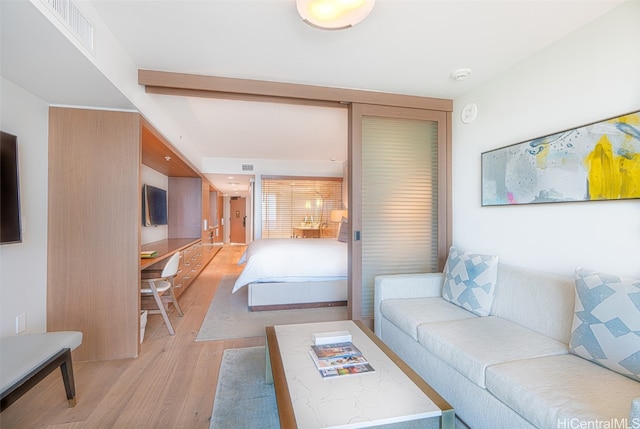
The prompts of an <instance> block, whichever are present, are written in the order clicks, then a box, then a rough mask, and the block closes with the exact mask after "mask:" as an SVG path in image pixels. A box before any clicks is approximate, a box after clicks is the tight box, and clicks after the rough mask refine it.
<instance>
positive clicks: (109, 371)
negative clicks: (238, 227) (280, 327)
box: [0, 245, 264, 429]
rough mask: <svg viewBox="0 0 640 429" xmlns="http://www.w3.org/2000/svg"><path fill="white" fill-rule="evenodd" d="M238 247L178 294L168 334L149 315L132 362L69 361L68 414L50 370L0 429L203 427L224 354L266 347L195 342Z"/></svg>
mask: <svg viewBox="0 0 640 429" xmlns="http://www.w3.org/2000/svg"><path fill="white" fill-rule="evenodd" d="M244 249H245V247H244V246H229V245H225V246H224V247H223V248H222V249H221V250H220V251H219V252H218V254H217V255H216V256H215V257H214V258H213V259H212V261H211V262H210V263H209V265H208V266H207V267H206V268H205V269H204V270H203V272H202V273H201V274H200V276H199V277H198V278H197V279H196V281H195V282H194V283H192V284H191V285H190V286H189V288H188V289H187V290H186V291H185V292H184V293H183V294H182V295H181V296H180V305H181V307H182V309H183V310H184V317H178V315H177V314H176V313H175V312H173V311H171V312H170V314H169V317H170V318H171V322H172V323H173V327H174V328H175V330H176V334H175V335H174V336H170V335H169V333H168V331H167V329H166V327H165V325H164V323H163V322H162V317H161V316H160V315H149V318H148V322H147V327H146V332H145V338H144V342H143V343H142V347H141V350H140V355H139V356H138V358H136V359H119V360H112V361H102V362H74V374H75V382H76V391H77V401H78V402H77V405H76V406H75V407H74V408H68V407H67V401H66V397H65V392H64V387H63V384H62V378H61V376H60V371H59V370H56V371H54V372H53V373H52V374H51V375H49V376H48V377H47V378H46V379H45V380H43V381H42V382H40V383H39V384H38V385H37V386H35V387H34V388H32V389H31V390H30V391H29V392H28V393H27V394H25V395H24V396H23V397H21V398H20V399H19V400H18V401H16V402H15V403H14V404H13V405H11V406H10V407H8V408H7V409H6V410H5V411H4V412H3V413H2V414H0V427H1V428H2V429H10V428H25V429H33V428H51V429H53V428H55V429H72V428H73V429H75V428H90V429H94V428H109V429H111V428H125V429H129V428H136V429H143V428H150V429H151V428H153V429H163V428H172V429H173V428H185V429H187V428H189V429H191V428H194V429H198V428H202V429H205V428H208V427H209V419H210V417H211V411H212V409H213V401H214V395H215V390H216V384H217V382H218V370H219V368H220V363H221V360H222V354H223V352H224V350H225V349H228V348H238V347H250V346H258V345H264V338H263V337H256V338H246V339H235V340H221V341H203V342H195V338H196V336H197V334H198V330H199V329H200V324H201V322H202V320H203V318H204V316H205V314H206V312H207V310H208V308H209V304H210V303H211V300H212V298H213V296H214V294H215V292H216V289H217V287H218V284H219V283H220V279H221V278H222V277H223V276H224V275H225V274H236V273H239V272H240V267H238V265H237V264H236V263H237V261H238V259H239V257H240V255H241V254H242V252H243V251H244Z"/></svg>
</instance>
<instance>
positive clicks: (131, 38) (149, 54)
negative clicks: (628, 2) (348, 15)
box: [0, 0, 621, 192]
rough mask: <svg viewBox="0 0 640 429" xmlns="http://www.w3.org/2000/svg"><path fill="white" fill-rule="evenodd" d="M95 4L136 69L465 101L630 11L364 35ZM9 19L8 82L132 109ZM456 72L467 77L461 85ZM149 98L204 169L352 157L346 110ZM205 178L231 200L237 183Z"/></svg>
mask: <svg viewBox="0 0 640 429" xmlns="http://www.w3.org/2000/svg"><path fill="white" fill-rule="evenodd" d="M33 1H34V2H38V1H40V0H33ZM87 1H88V0H77V2H78V3H80V6H83V4H81V3H85V4H84V7H87V4H86V3H87ZM88 3H89V6H91V7H93V8H94V9H95V11H97V13H98V14H99V16H100V19H101V20H102V21H103V22H104V23H105V24H106V25H107V26H108V28H109V29H110V30H111V31H112V33H113V35H114V36H115V37H116V38H117V40H118V41H119V43H120V44H121V45H122V47H123V48H124V50H125V51H126V52H127V53H128V55H129V56H130V57H131V60H132V61H133V62H134V63H135V65H136V66H137V68H140V69H152V70H164V71H171V72H181V73H195V74H203V75H214V76H224V77H233V78H246V79H259V80H268V81H279V82H292V83H302V84H311V85H323V86H332V87H341V88H352V89H363V90H371V91H381V92H394V93H401V94H411V95H419V96H428V97H439V98H448V99H455V98H456V97H458V96H460V95H462V94H464V93H465V92H467V91H469V90H471V89H472V88H474V87H476V86H477V85H479V84H481V83H483V82H485V81H487V80H489V79H491V78H493V77H495V76H496V75H498V74H500V73H501V72H504V71H505V70H507V69H509V68H511V67H513V66H514V65H515V64H517V63H518V62H520V61H522V60H523V59H525V58H527V57H528V56H531V55H533V54H535V53H536V52H538V51H540V50H541V49H544V48H545V47H546V46H548V45H550V44H552V43H554V42H555V41H557V40H559V39H560V38H562V37H564V36H566V35H568V34H569V33H571V32H573V31H575V30H576V29H577V28H579V27H581V26H583V25H585V24H586V23H588V22H590V21H592V20H593V19H595V18H597V17H599V16H601V15H602V14H604V13H606V12H607V11H609V10H611V9H612V8H614V7H615V6H617V5H619V4H620V3H621V1H620V0H567V1H551V0H537V1H527V0H499V1H488V0H471V1H457V0H439V1H438V0H412V1H410V0H377V2H376V6H375V8H374V10H373V11H372V12H371V14H370V15H369V17H368V18H367V19H366V20H365V21H364V22H362V23H361V24H358V25H356V26H355V27H353V28H350V29H347V30H340V31H323V30H318V29H315V28H312V27H310V26H308V25H306V24H305V23H303V22H302V20H301V19H300V17H299V16H298V14H297V11H296V6H295V2H294V0H253V1H250V0H197V1H188V0H162V1H160V0H135V1H134V0H126V1H124V0H91V1H90V2H88ZM0 7H1V10H0V19H1V21H0V25H1V27H2V28H1V36H2V45H1V46H0V48H1V51H2V52H1V55H2V59H1V61H2V62H1V63H0V64H1V67H2V76H3V77H5V78H7V79H9V80H11V81H13V82H14V83H16V84H18V85H19V86H22V87H23V88H25V89H27V90H29V91H31V92H33V93H34V94H36V95H38V96H39V97H41V98H43V99H44V100H46V101H49V102H50V103H54V104H70V105H82V106H96V107H107V108H119V109H122V108H125V109H131V108H133V106H132V104H131V103H130V102H129V101H128V100H127V99H126V98H125V97H123V96H122V94H120V93H119V92H118V91H117V90H116V89H115V88H114V87H113V85H111V84H110V83H109V81H108V80H107V79H105V78H104V77H102V76H101V74H100V73H99V71H97V70H95V67H94V66H93V65H92V64H91V63H90V62H89V61H87V60H86V59H85V58H84V57H83V56H82V55H79V53H78V51H77V50H75V49H74V48H73V47H72V46H71V45H70V44H69V43H68V42H66V41H65V40H64V39H65V38H64V37H63V36H62V35H61V34H60V33H59V32H58V31H57V30H55V29H54V27H53V26H51V25H50V24H48V22H47V21H46V19H45V18H44V17H43V16H42V15H41V14H40V13H38V12H37V10H36V9H35V8H34V7H33V6H31V5H30V4H29V3H28V2H27V1H25V0H22V1H16V0H0ZM96 49H100V47H99V46H98V47H96ZM458 68H471V69H472V70H473V72H472V74H471V77H470V78H469V79H467V80H466V81H462V82H456V81H454V80H453V79H451V78H450V77H449V75H450V74H451V72H452V71H453V70H455V69H458ZM131 79H132V81H135V82H137V76H131ZM523 84H526V83H524V82H523ZM150 97H152V99H153V100H154V101H155V102H156V103H157V105H158V106H160V107H161V109H163V110H164V111H166V114H167V115H168V116H170V117H173V118H175V120H176V122H177V123H179V124H180V128H181V130H185V131H184V133H186V134H187V135H185V136H184V138H185V140H188V141H190V142H192V144H194V145H195V146H196V148H197V151H198V152H199V154H200V156H201V157H213V158H240V159H248V160H254V159H281V160H282V159H293V160H321V161H327V160H329V159H335V160H337V161H342V160H345V159H346V156H347V148H346V141H347V140H346V121H347V118H346V110H344V109H333V108H320V107H310V106H289V105H285V104H269V103H254V102H246V101H232V100H217V99H204V98H190V97H175V96H165V95H151V96H150ZM143 113H144V112H143ZM155 125H156V126H158V127H159V128H160V131H161V132H163V133H164V134H165V135H174V134H175V133H173V132H171V130H166V129H162V124H155ZM172 143H173V144H174V145H176V146H177V147H178V148H180V145H179V143H180V142H172ZM208 177H210V178H211V179H212V180H214V181H215V183H214V184H215V185H216V186H217V187H219V188H220V189H221V190H223V191H224V192H231V188H230V185H229V182H230V180H229V179H228V178H227V177H228V175H210V176H208ZM245 179H246V178H245ZM239 180H242V178H240V177H235V178H234V180H233V183H238V181H239Z"/></svg>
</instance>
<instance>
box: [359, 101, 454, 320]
mask: <svg viewBox="0 0 640 429" xmlns="http://www.w3.org/2000/svg"><path fill="white" fill-rule="evenodd" d="M359 110H360V109H359V108H357V106H356V107H354V114H355V115H354V128H359V129H358V130H355V129H354V137H355V139H354V142H353V144H354V146H359V150H357V151H354V152H359V155H355V154H352V155H354V156H356V157H357V158H358V159H357V160H356V162H355V163H354V181H355V182H357V183H355V184H354V186H356V187H357V188H356V189H354V190H353V191H354V192H353V193H351V195H354V199H357V201H353V205H354V212H355V213H354V218H353V223H352V228H353V231H354V236H353V237H352V239H353V245H352V248H353V249H352V250H353V252H352V254H353V255H358V254H359V257H357V260H352V279H353V289H354V291H353V294H354V295H358V296H354V304H353V305H354V306H356V307H359V308H353V309H352V311H353V315H354V316H357V317H358V318H361V319H371V318H373V302H374V278H375V276H377V275H382V274H400V273H418V272H436V271H439V270H440V268H441V267H440V265H441V259H442V254H443V249H444V248H445V247H446V242H447V230H446V218H447V213H446V206H447V198H446V181H447V180H446V174H444V173H445V172H444V171H443V170H445V169H446V167H445V166H446V144H439V142H440V141H441V140H442V141H446V138H444V136H445V134H446V121H445V119H446V115H445V114H444V113H440V112H430V111H421V110H416V109H398V108H393V109H384V108H380V107H374V106H363V107H362V110H361V111H359ZM356 140H357V141H356ZM443 152H445V153H443ZM356 176H358V178H357V179H356ZM442 206H444V207H442ZM443 209H444V210H443ZM441 218H442V219H441ZM445 253H446V252H445ZM356 282H357V285H356ZM358 286H359V289H360V291H357V289H358Z"/></svg>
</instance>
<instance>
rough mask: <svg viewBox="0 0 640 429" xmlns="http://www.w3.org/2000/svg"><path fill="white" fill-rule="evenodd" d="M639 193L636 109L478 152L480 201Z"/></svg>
mask: <svg viewBox="0 0 640 429" xmlns="http://www.w3.org/2000/svg"><path fill="white" fill-rule="evenodd" d="M634 198H640V111H639V112H634V113H629V114H626V115H622V116H618V117H615V118H611V119H607V120H604V121H601V122H597V123H593V124H589V125H585V126H582V127H579V128H574V129H571V130H567V131H562V132H559V133H556V134H552V135H548V136H545V137H540V138H537V139H534V140H529V141H526V142H522V143H517V144H514V145H511V146H507V147H503V148H500V149H495V150H492V151H488V152H484V153H483V154H482V205H483V206H495V205H512V204H532V203H556V202H569V201H593V200H622V199H634Z"/></svg>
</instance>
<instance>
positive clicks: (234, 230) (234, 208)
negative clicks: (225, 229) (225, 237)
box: [229, 197, 247, 244]
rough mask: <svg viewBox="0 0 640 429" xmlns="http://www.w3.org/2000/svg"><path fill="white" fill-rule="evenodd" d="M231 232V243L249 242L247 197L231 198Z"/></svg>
mask: <svg viewBox="0 0 640 429" xmlns="http://www.w3.org/2000/svg"><path fill="white" fill-rule="evenodd" d="M229 208H230V221H229V225H230V230H231V231H230V233H229V241H230V242H231V243H237V244H246V242H247V199H246V198H245V197H231V200H230V205H229Z"/></svg>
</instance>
